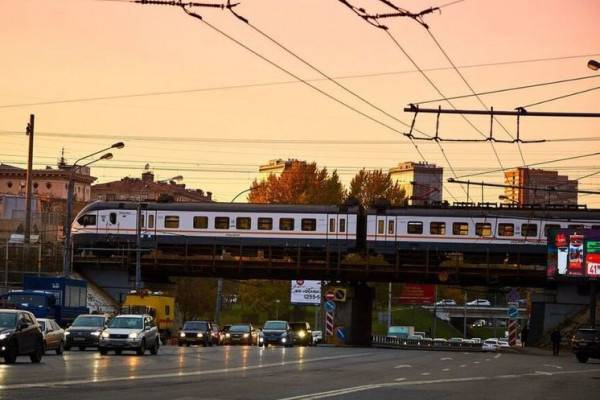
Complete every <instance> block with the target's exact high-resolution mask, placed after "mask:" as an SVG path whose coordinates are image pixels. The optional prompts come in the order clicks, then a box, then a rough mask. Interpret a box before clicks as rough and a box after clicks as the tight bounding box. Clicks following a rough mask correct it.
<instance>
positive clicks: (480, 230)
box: [475, 222, 492, 236]
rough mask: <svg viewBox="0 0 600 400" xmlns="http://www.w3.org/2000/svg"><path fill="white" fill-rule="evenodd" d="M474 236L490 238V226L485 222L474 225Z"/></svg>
mask: <svg viewBox="0 0 600 400" xmlns="http://www.w3.org/2000/svg"><path fill="white" fill-rule="evenodd" d="M475 234H476V235H477V236H492V224H489V223H487V222H478V223H476V224H475Z"/></svg>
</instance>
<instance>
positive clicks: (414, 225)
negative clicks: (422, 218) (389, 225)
mask: <svg viewBox="0 0 600 400" xmlns="http://www.w3.org/2000/svg"><path fill="white" fill-rule="evenodd" d="M406 232H407V233H410V234H411V235H420V234H421V233H423V223H422V222H415V221H410V222H409V223H408V224H406Z"/></svg>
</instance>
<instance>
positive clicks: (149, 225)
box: [148, 214, 154, 228]
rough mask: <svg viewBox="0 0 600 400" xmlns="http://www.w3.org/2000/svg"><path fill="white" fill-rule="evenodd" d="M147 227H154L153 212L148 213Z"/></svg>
mask: <svg viewBox="0 0 600 400" xmlns="http://www.w3.org/2000/svg"><path fill="white" fill-rule="evenodd" d="M148 228H154V214H150V215H148Z"/></svg>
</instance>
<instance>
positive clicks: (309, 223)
mask: <svg viewBox="0 0 600 400" xmlns="http://www.w3.org/2000/svg"><path fill="white" fill-rule="evenodd" d="M300 229H302V230H303V231H316V230H317V220H316V219H314V218H302V221H301V226H300Z"/></svg>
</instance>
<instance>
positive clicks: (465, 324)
mask: <svg viewBox="0 0 600 400" xmlns="http://www.w3.org/2000/svg"><path fill="white" fill-rule="evenodd" d="M463 338H464V339H466V338H467V289H465V318H464V320H463Z"/></svg>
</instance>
